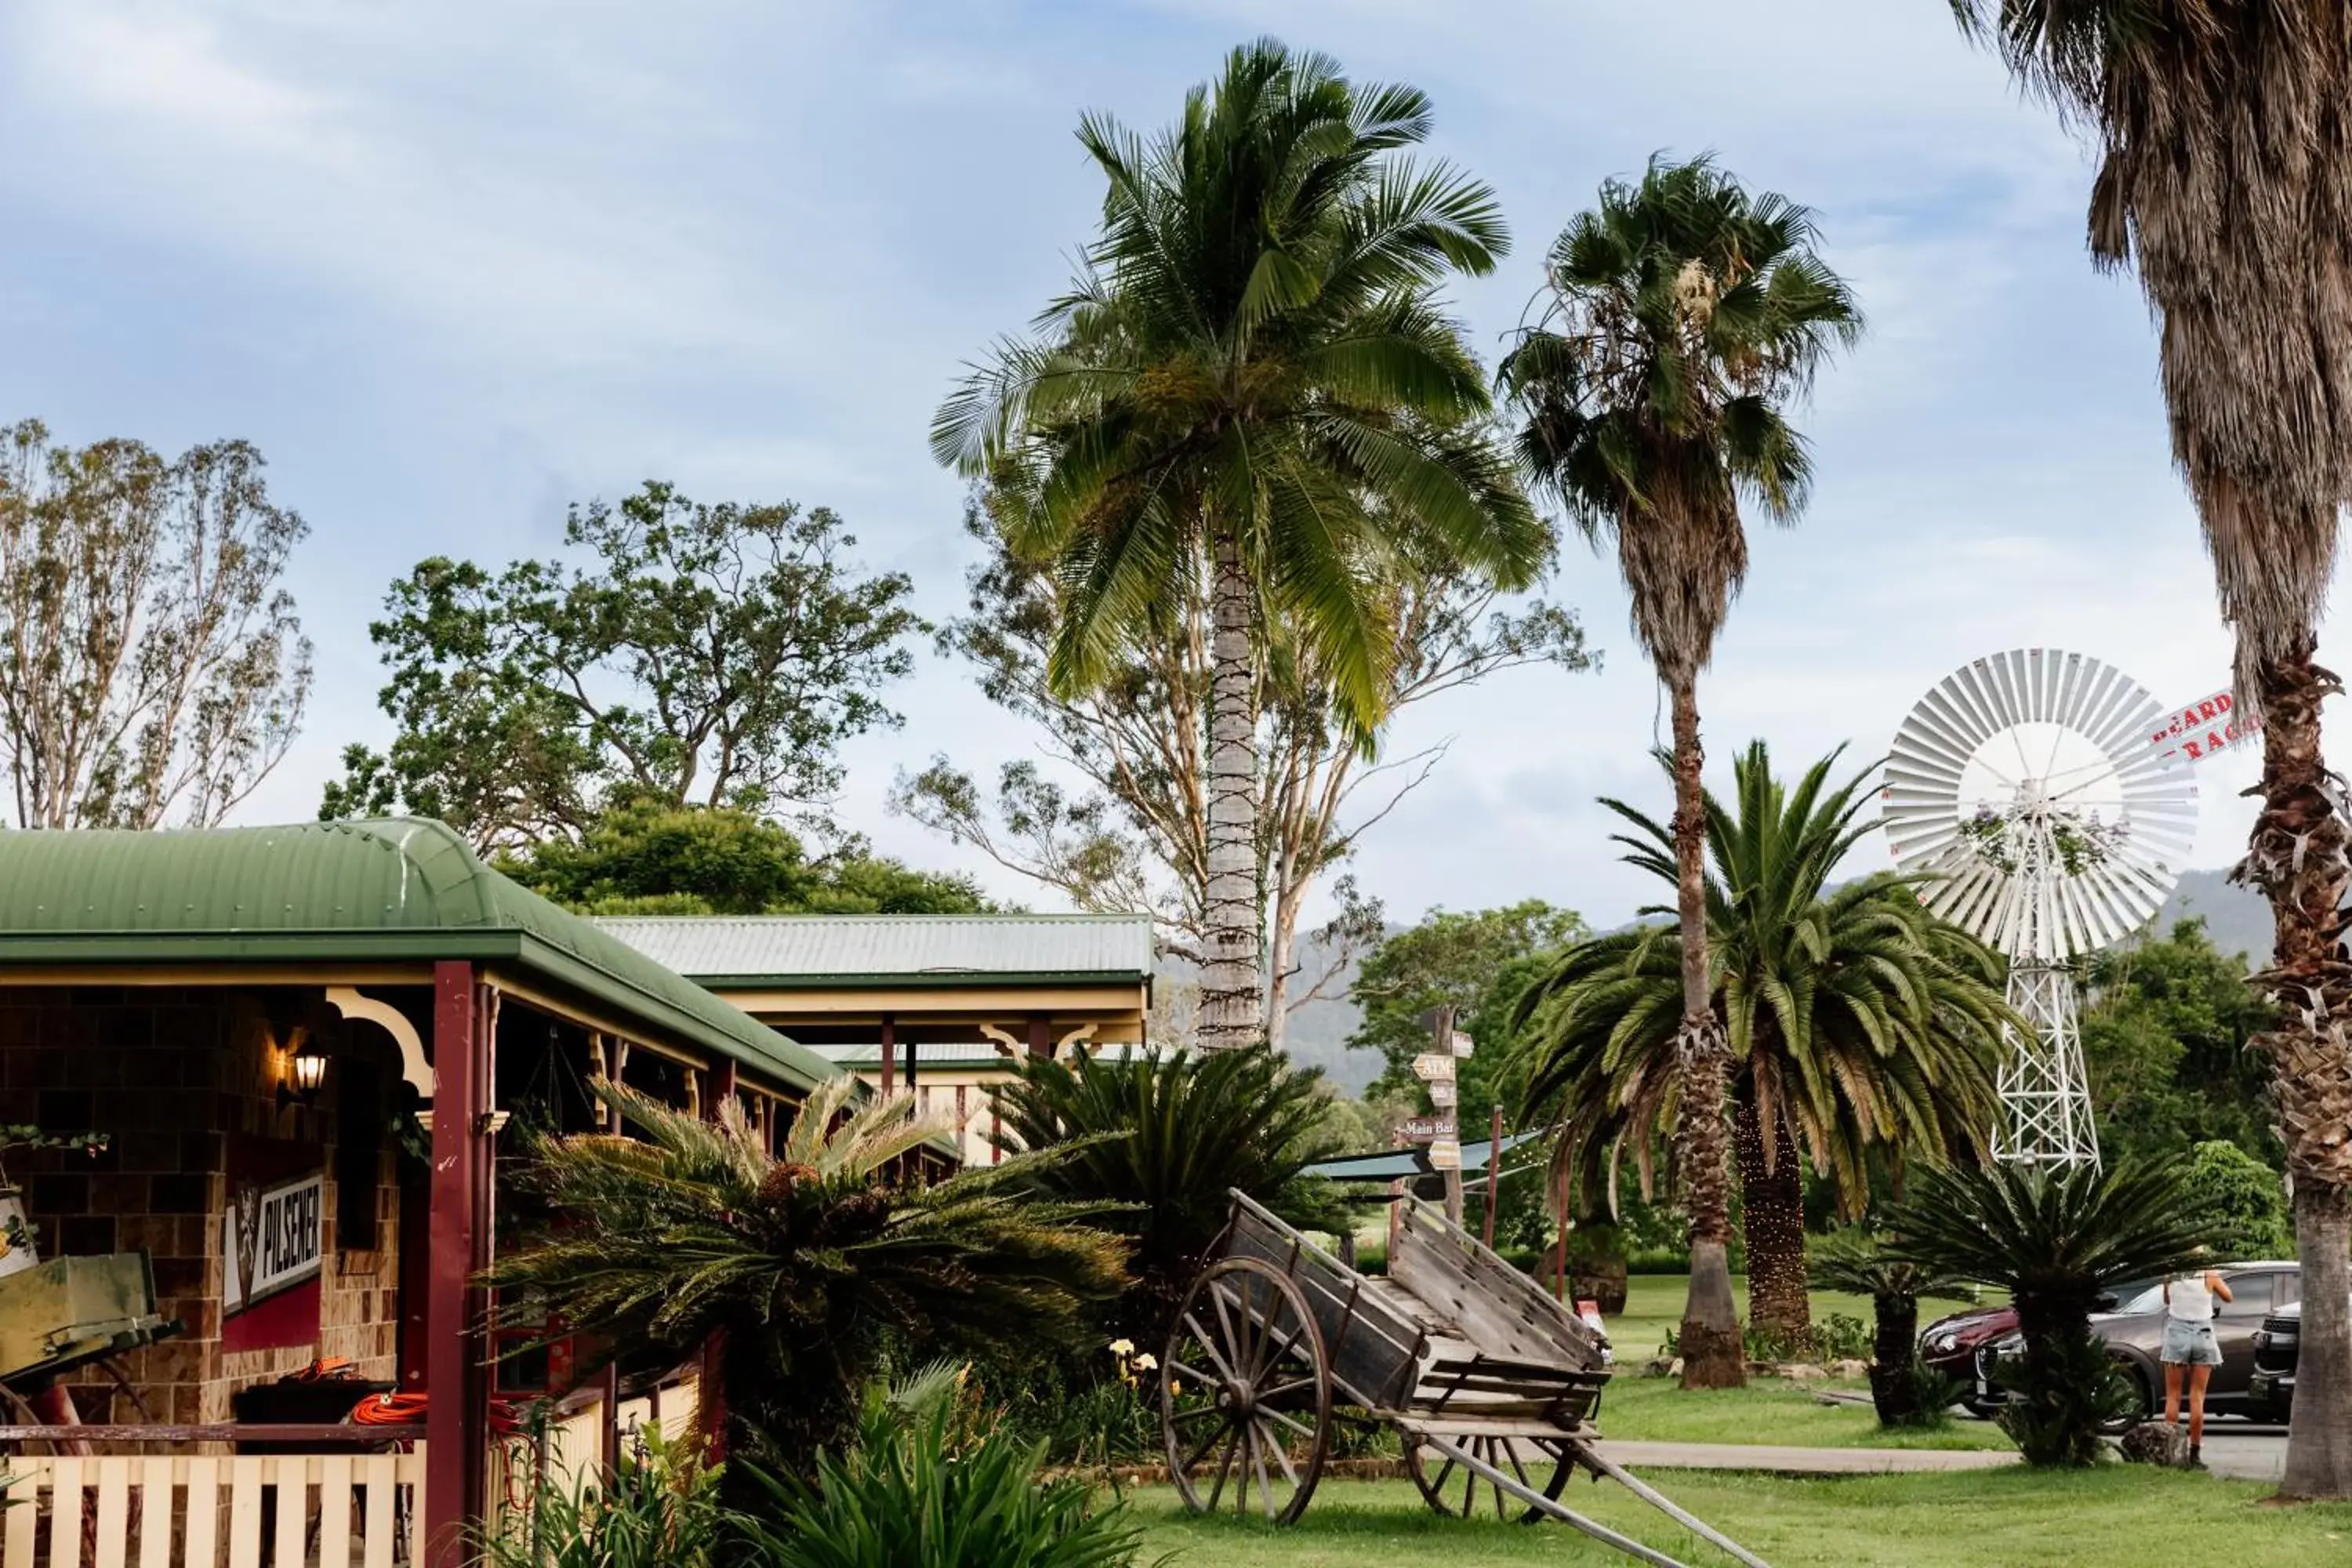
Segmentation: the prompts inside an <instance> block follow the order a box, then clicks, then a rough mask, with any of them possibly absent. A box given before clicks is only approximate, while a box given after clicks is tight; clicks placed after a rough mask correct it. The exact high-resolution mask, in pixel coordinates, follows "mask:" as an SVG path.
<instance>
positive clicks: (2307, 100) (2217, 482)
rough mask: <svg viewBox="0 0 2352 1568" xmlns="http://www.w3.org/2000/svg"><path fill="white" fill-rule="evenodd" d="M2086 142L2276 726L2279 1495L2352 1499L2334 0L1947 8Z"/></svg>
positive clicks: (2271, 804) (2221, 574) (2266, 768)
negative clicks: (2283, 1364) (2283, 1310)
mask: <svg viewBox="0 0 2352 1568" xmlns="http://www.w3.org/2000/svg"><path fill="white" fill-rule="evenodd" d="M1950 4H1951V6H1952V10H1953V13H1954V15H1955V16H1958V18H1959V20H1960V22H1961V25H1962V26H1963V27H1964V28H1965V29H1966V30H1967V31H1968V32H1969V34H1970V35H1971V36H1972V37H1976V38H1978V39H1979V40H1981V41H1983V42H1985V43H1987V44H1989V45H1990V47H1993V48H1994V49H1995V50H1996V51H1997V52H1998V53H1999V54H2000V57H2001V58H2002V59H2003V60H2004V61H2005V62H2006V63H2007V65H2008V66H2009V68H2010V70H2011V73H2012V74H2013V75H2014V76H2016V77H2017V78H2018V79H2019V80H2020V81H2021V82H2022V83H2023V84H2024V85H2025V86H2026V87H2027V88H2028V89H2029V90H2031V91H2033V92H2035V93H2037V94H2039V95H2041V96H2042V97H2044V98H2047V99H2049V100H2053V102H2055V103H2056V104H2057V105H2058V107H2059V109H2060V110H2061V111H2062V112H2063V113H2064V114H2065V115H2066V116H2067V117H2068V118H2069V119H2070V120H2071V121H2073V122H2074V123H2075V124H2076V125H2078V126H2080V127H2081V128H2082V129H2083V131H2084V133H2085V135H2086V138H2087V139H2088V140H2089V141H2090V142H2092V143H2093V144H2094V146H2095V151H2096V153H2097V154H2098V159H2099V168H2098V174H2097V175H2096V177H2095V180H2094V181H2093V184H2092V186H2091V192H2090V206H2089V227H2090V243H2091V250H2092V255H2093V258H2094V260H2095V262H2096V263H2097V264H2098V265H2100V266H2102V267H2108V268H2118V267H2124V266H2134V267H2136V268H2137V272H2138V275H2139V279H2140V287H2141V289H2142V291H2143V292H2144V293H2145V294H2146V296H2147V301H2148V305H2149V307H2150V308H2151V310H2153V311H2154V312H2155V314H2156V317H2157V320H2158V327H2159V334H2158V337H2159V343H2160V353H2159V362H2158V363H2159V365H2160V369H2161V374H2162V378H2163V384H2164V396H2165V408H2166V412H2167V415H2168V418H2169V422H2170V426H2171V433H2172V451H2173V458H2174V460H2175V462H2176V463H2178V465H2179V468H2180V471H2181V474H2182V476H2183V478H2184V479H2186V480H2187V482H2188V486H2189V494H2190V495H2191V497H2192V498H2193V499H2194V500H2195V501H2196V504H2197V512H2198V518H2199V521H2200V523H2201V524H2202V527H2203V531H2204V535H2205V543H2206V547H2207V549H2208V551H2209V552H2210V554H2211V555H2212V558H2213V568H2214V578H2215V583H2216V585H2217V587H2218V589H2219V593H2220V598H2221V615H2222V618H2223V619H2224V620H2226V621H2227V622H2228V623H2229V624H2230V626H2231V628H2232V630H2233V631H2234V632H2235V634H2236V637H2237V645H2238V646H2237V672H2236V679H2237V689H2238V699H2239V701H2240V702H2241V703H2242V705H2243V710H2244V711H2246V712H2249V713H2256V714H2259V715H2260V716H2261V717H2262V718H2263V721H2264V730H2263V780H2262V791H2261V793H2262V797H2263V807H2262V811H2261V813H2260V815H2259V816H2257V817H2256V819H2255V823H2254V828H2253V833H2252V840H2251V843H2250V845H2249V847H2248V851H2247V854H2246V858H2245V859H2244V860H2243V861H2242V863H2241V864H2240V866H2239V868H2238V870H2237V873H2236V875H2237V877H2238V878H2239V879H2241V880H2242V881H2245V882H2248V883H2250V884H2252V886H2255V887H2257V888H2260V889H2262V890H2263V893H2264V894H2265V896H2267V897H2268V899H2269V900H2270V904H2271V910H2272V914H2273V920H2274V921H2275V926H2276V931H2277V935H2276V940H2275V950H2274V952H2273V958H2272V963H2271V965H2270V968H2269V969H2268V970H2267V971H2266V973H2265V977H2264V983H2265V984H2268V985H2269V986H2270V987H2271V988H2272V989H2273V992H2274V993H2275V994H2276V995H2277V996H2278V998H2279V1000H2280V1001H2281V1002H2282V1004H2284V1005H2283V1007H2282V1019H2281V1023H2280V1025H2279V1026H2278V1027H2277V1028H2276V1029H2275V1030H2273V1031H2271V1032H2269V1033H2268V1034H2266V1035H2264V1036H2263V1039H2262V1043H2263V1047H2264V1049H2265V1051H2266V1052H2267V1054H2268V1055H2269V1057H2270V1058H2271V1061H2272V1063H2273V1067H2274V1069H2275V1072H2276V1079H2275V1085H2276V1088H2275V1094H2274V1100H2275V1109H2276V1110H2277V1113H2278V1119H2279V1123H2280V1126H2281V1128H2282V1131H2283V1132H2284V1142H2285V1143H2286V1146H2287V1163H2288V1167H2289V1170H2290V1172H2291V1173H2292V1175H2293V1177H2294V1208H2295V1229H2296V1245H2297V1250H2298V1252H2299V1253H2300V1255H2301V1257H2302V1259H2303V1266H2304V1268H2305V1277H2304V1300H2305V1314H2304V1322H2303V1351H2302V1361H2301V1363H2300V1368H2301V1369H2300V1371H2299V1372H2298V1373H2297V1377H2298V1380H2299V1383H2300V1387H2299V1388H2298V1390H2297V1392H2296V1395H2295V1403H2294V1423H2293V1425H2292V1427H2291V1429H2290V1433H2289V1436H2288V1441H2287V1460H2286V1469H2285V1474H2284V1479H2283V1481H2282V1489H2283V1490H2284V1492H2286V1493H2287V1494H2288V1495H2290V1496H2296V1497H2328V1498H2347V1497H2352V1308H2347V1302H2352V1261H2347V1258H2348V1257H2352V1140H2347V1138H2346V1137H2345V1136H2344V1132H2343V1129H2344V1128H2345V1126H2346V1125H2347V1122H2352V1039H2347V1029H2352V964H2347V963H2346V962H2345V960H2344V959H2343V957H2342V956H2341V952H2340V949H2339V947H2338V945H2337V940H2336V936H2337V927H2338V924H2339V916H2338V913H2337V910H2339V908H2340V907H2341V906H2342V904H2343V903H2344V901H2345V896H2346V893H2347V889H2352V858H2347V841H2352V835H2347V826H2346V824H2345V820H2344V809H2343V807H2342V805H2340V804H2339V795H2338V794H2337V789H2338V785H2337V784H2336V779H2335V776H2334V775H2333V774H2332V773H2330V772H2329V771H2328V769H2327V766H2326V760H2325V758H2324V756H2323V754H2322V752H2321V747H2320V705H2321V703H2322V702H2323V701H2324V700H2326V698H2328V697H2330V696H2332V695H2334V694H2335V693H2336V691H2337V690H2339V689H2340V687H2339V684H2338V682H2337V680H2336V677H2335V676H2334V675H2333V674H2332V673H2331V672H2329V671H2328V670H2326V669H2325V668H2321V667H2320V666H2319V665H2318V663H2317V662H2316V661H2315V654H2316V652H2317V645H2318V638H2317V624H2318V617H2319V612H2320V608H2321V605H2322V601H2323V600H2324V599H2325V597H2326V591H2327V586H2328V583H2329V580H2330V578H2331V577H2332V576H2333V574H2334V569H2335V563H2336V543H2337V540H2336V520H2337V510H2338V509H2339V507H2341V506H2342V505H2343V504H2344V503H2345V502H2346V501H2347V500H2352V30H2347V27H2346V26H2345V24H2344V17H2343V15H2342V8H2341V7H2340V6H2336V5H2315V4H2286V5H2257V4H2251V3H2247V0H2068V3H2067V4H2064V5H2059V4H2054V3H2053V0H1950Z"/></svg>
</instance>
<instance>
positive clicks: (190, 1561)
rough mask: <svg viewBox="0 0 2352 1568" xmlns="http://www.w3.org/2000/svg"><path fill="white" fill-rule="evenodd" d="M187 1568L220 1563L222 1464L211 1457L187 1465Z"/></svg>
mask: <svg viewBox="0 0 2352 1568" xmlns="http://www.w3.org/2000/svg"><path fill="white" fill-rule="evenodd" d="M185 1517H186V1519H187V1521H188V1549H187V1556H186V1563H187V1568H215V1565H216V1564H217V1563H219V1561H220V1461H219V1460H218V1459H215V1458H212V1457H211V1456H210V1455H205V1456H201V1457H199V1458H192V1459H190V1460H189V1461H188V1507H187V1512H186V1515H185Z"/></svg>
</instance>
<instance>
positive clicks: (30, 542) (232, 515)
mask: <svg viewBox="0 0 2352 1568" xmlns="http://www.w3.org/2000/svg"><path fill="white" fill-rule="evenodd" d="M262 468H263V464H262V460H261V454H260V453H259V452H257V451H256V450H254V448H253V447H250V446H248V445H247V444H246V443H245V442H243V441H216V442H214V443H212V444H210V445H208V446H203V447H191V448H190V449H189V450H188V451H186V452H184V453H183V454H182V455H181V456H180V457H178V458H172V459H166V458H163V457H162V456H161V455H160V454H158V453H156V452H154V451H153V450H152V449H151V448H149V447H146V446H144V445H142V443H140V442H137V441H129V440H111V441H99V442H96V443H93V444H92V445H90V446H88V447H82V448H80V449H79V450H74V449H72V448H68V447H51V446H50V445H49V433H48V430H47V427H45V426H43V425H42V424H41V423H40V422H39V421H38V420H34V419H28V420H26V421H24V422H23V423H21V424H18V425H16V426H13V427H5V426H0V778H5V780H6V782H7V786H8V794H9V797H10V800H9V804H10V805H12V806H13V808H14V811H13V821H12V817H11V815H10V814H9V813H7V812H5V811H0V827H6V826H17V827H162V826H167V825H168V826H184V827H211V826H216V825H217V824H219V823H220V822H221V821H222V820H223V819H224V818H226V816H228V814H229V813H230V812H231V811H233V810H235V809H236V806H237V805H238V804H239V803H241V802H243V801H244V800H245V799H246V798H247V796H249V795H252V793H253V792H254V790H255V789H256V788H257V787H258V786H259V785H260V784H261V782H262V780H264V779H266V778H268V776H269V774H270V773H272V772H273V771H274V770H275V769H276V768H277V766H278V763H280V762H281V761H283V760H284V759H285V756H286V752H287V749H288V748H289V747H290V746H291V745H292V744H293V743H294V737H295V734H296V732H297V731H298V730H299V728H300V725H301V721H302V709H303V705H304V703H305V702H306V701H307V700H309V697H310V639H309V638H308V637H304V636H303V635H302V624H301V622H300V620H299V619H298V618H297V616H295V613H294V598H293V595H290V594H289V593H288V592H287V591H286V589H285V588H284V586H283V585H282V584H281V581H280V580H281V578H282V577H283V576H284V574H285V571H286V563H287V561H288V559H289V557H290V556H291V555H292V553H293V550H294V546H295V545H297V544H299V543H300V542H301V540H302V536H303V535H304V534H306V533H308V532H309V531H310V530H309V528H308V526H307V525H306V524H305V523H304V522H303V521H302V520H301V519H300V518H299V517H298V516H296V515H295V514H294V513H293V512H292V511H290V510H287V509H286V508H284V507H282V506H279V505H278V504H277V503H276V502H275V501H273V500H270V498H269V487H268V483H267V482H266V481H265V479H263V477H262Z"/></svg>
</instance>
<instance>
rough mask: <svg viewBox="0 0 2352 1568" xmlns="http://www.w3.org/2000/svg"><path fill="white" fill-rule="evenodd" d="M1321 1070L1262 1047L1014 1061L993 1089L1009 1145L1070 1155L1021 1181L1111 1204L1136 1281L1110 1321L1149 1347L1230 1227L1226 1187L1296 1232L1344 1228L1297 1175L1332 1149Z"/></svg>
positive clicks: (1344, 1216)
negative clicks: (1130, 1242)
mask: <svg viewBox="0 0 2352 1568" xmlns="http://www.w3.org/2000/svg"><path fill="white" fill-rule="evenodd" d="M1329 1105H1330V1098H1329V1092H1328V1090H1327V1089H1325V1087H1324V1084H1323V1075H1322V1074H1321V1073H1319V1072H1317V1071H1314V1070H1313V1069H1311V1068H1298V1067H1295V1066H1293V1065H1292V1064H1291V1062H1290V1060H1289V1058H1286V1057H1284V1056H1283V1055H1281V1054H1280V1053H1279V1052H1277V1051H1274V1050H1270V1049H1268V1048H1267V1047H1264V1046H1254V1047H1249V1048H1248V1049H1246V1050H1239V1051H1215V1052H1204V1053H1198V1054H1193V1053H1171V1052H1166V1051H1161V1050H1151V1051H1147V1052H1143V1053H1141V1054H1139V1055H1136V1056H1131V1057H1127V1058H1103V1057H1099V1056H1097V1055H1094V1054H1092V1053H1089V1052H1087V1051H1083V1050H1081V1051H1080V1052H1078V1053H1077V1054H1076V1056H1074V1057H1072V1058H1070V1059H1069V1060H1068V1061H1066V1062H1064V1061H1052V1060H1034V1061H1029V1062H1025V1063H1024V1064H1022V1067H1021V1068H1020V1076H1019V1077H1018V1078H1017V1079H1015V1080H1014V1081H1013V1082H1012V1083H1011V1084H1009V1085H1007V1086H1005V1087H1004V1088H1003V1089H1001V1090H999V1091H998V1096H997V1110H998V1114H999V1116H1000V1117H1001V1118H1002V1119H1003V1132H1002V1134H1001V1136H1002V1137H1003V1140H1004V1142H1005V1143H1006V1144H1007V1146H1009V1147H1016V1148H1028V1149H1034V1150H1045V1151H1049V1152H1050V1151H1054V1150H1056V1149H1060V1150H1066V1151H1067V1152H1066V1157H1063V1158H1058V1159H1055V1160H1053V1161H1051V1162H1050V1163H1044V1164H1040V1165H1037V1166H1034V1167H1033V1168H1032V1169H1031V1170H1030V1171H1029V1173H1028V1174H1027V1175H1026V1176H1025V1177H1024V1180H1025V1181H1026V1182H1027V1183H1028V1184H1030V1185H1032V1186H1033V1187H1034V1188H1035V1189H1036V1190H1038V1191H1039V1192H1040V1193H1043V1194H1047V1195H1050V1196H1052V1197H1054V1198H1056V1199H1059V1200H1060V1201H1062V1202H1064V1203H1067V1204H1071V1205H1105V1204H1116V1205H1121V1206H1120V1211H1119V1212H1120V1215H1121V1218H1120V1219H1118V1221H1115V1222H1112V1223H1117V1224H1119V1225H1121V1226H1123V1227H1124V1228H1127V1229H1129V1230H1130V1231H1131V1233H1132V1234H1133V1237H1134V1254H1133V1258H1132V1261H1131V1263H1130V1268H1132V1271H1133V1273H1134V1276H1135V1287H1134V1289H1132V1290H1131V1291H1130V1292H1129V1295H1128V1296H1127V1298H1126V1300H1123V1301H1121V1302H1120V1304H1119V1307H1118V1321H1116V1323H1114V1324H1113V1325H1111V1326H1113V1327H1115V1328H1116V1329H1117V1330H1118V1332H1119V1333H1120V1334H1122V1335H1126V1336H1131V1337H1132V1338H1133V1339H1134V1340H1135V1341H1137V1342H1139V1343H1141V1344H1143V1345H1144V1346H1146V1347H1147V1348H1149V1349H1150V1350H1153V1351H1157V1350H1158V1349H1159V1348H1160V1342H1161V1341H1162V1340H1163V1339H1164V1338H1165V1337H1166V1335H1167V1332H1168V1326H1169V1323H1170V1321H1171V1320H1172V1319H1173V1317H1174V1315H1175V1310H1176V1304H1177V1302H1178V1300H1180V1299H1181V1297H1182V1295H1183V1293H1184V1291H1185V1290H1186V1289H1188V1288H1189V1287H1190V1286H1191V1284H1192V1279H1193V1277H1194V1276H1195V1275H1197V1274H1198V1273H1199V1272H1200V1270H1201V1268H1202V1263H1203V1262H1204V1261H1205V1259H1206V1257H1207V1254H1208V1251H1209V1247H1210V1246H1211V1245H1212V1244H1213V1242H1214V1241H1215V1240H1216V1238H1217V1234H1218V1233H1219V1232H1220V1231H1222V1230H1223V1228H1224V1226H1225V1219H1226V1215H1227V1214H1228V1213H1229V1212H1230V1210H1231V1207H1232V1200H1231V1198H1230V1197H1229V1196H1228V1195H1227V1194H1229V1193H1230V1192H1231V1191H1233V1190H1234V1189H1236V1188H1238V1189H1239V1190H1240V1191H1242V1192H1244V1193H1247V1194H1249V1195H1250V1196H1251V1197H1253V1198H1255V1199H1256V1200H1257V1201H1258V1202H1259V1203H1262V1204H1264V1205H1265V1206H1266V1207H1268V1208H1270V1209H1272V1210H1273V1211H1274V1212H1275V1213H1276V1214H1277V1215H1281V1216H1282V1217H1283V1218H1284V1219H1286V1220H1287V1221H1289V1222H1290V1223H1291V1224H1293V1225H1296V1226H1301V1227H1302V1228H1306V1229H1311V1230H1325V1231H1339V1230H1344V1229H1345V1228H1346V1227H1347V1226H1349V1224H1350V1223H1351V1216H1350V1210H1349V1205H1347V1203H1346V1202H1344V1201H1343V1200H1342V1198H1341V1197H1340V1196H1339V1191H1338V1189H1337V1188H1336V1186H1335V1185H1334V1184H1332V1183H1329V1182H1326V1181H1322V1180H1319V1179H1318V1178H1315V1177H1310V1176H1307V1175H1304V1174H1302V1173H1303V1172H1304V1171H1305V1169H1306V1167H1307V1166H1308V1165H1310V1164H1313V1163H1315V1162H1316V1161H1318V1160H1319V1159H1323V1158H1326V1157H1327V1156H1328V1155H1329V1154H1331V1153H1333V1152H1336V1149H1335V1139H1334V1136H1333V1134H1332V1133H1331V1131H1330V1130H1329V1122H1328V1115H1327V1113H1328V1109H1329Z"/></svg>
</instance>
